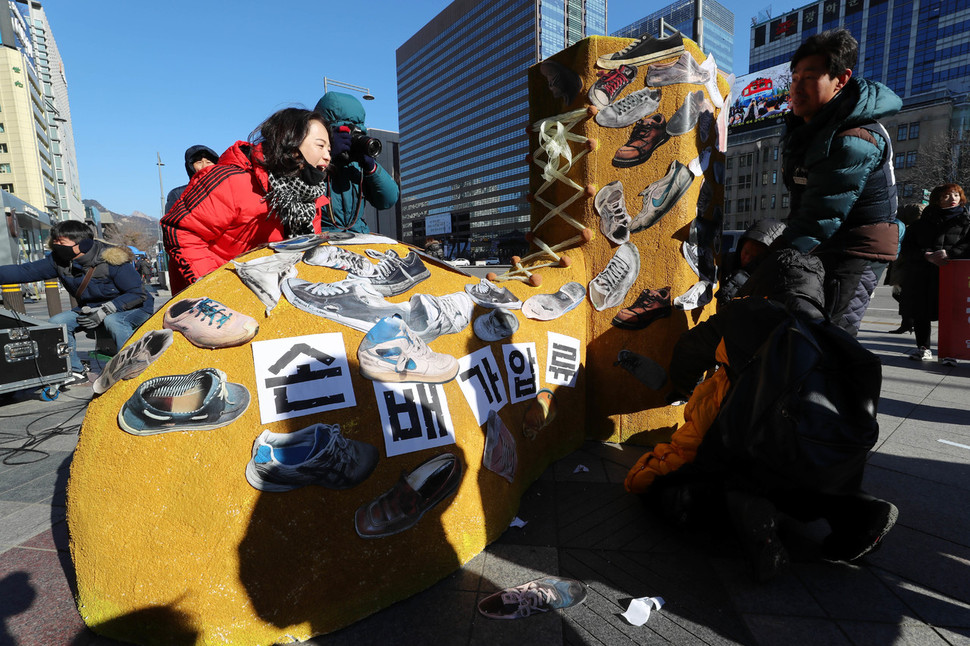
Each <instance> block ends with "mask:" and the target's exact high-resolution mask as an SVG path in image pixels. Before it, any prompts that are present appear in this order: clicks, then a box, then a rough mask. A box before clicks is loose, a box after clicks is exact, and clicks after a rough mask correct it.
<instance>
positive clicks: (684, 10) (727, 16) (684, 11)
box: [613, 0, 734, 74]
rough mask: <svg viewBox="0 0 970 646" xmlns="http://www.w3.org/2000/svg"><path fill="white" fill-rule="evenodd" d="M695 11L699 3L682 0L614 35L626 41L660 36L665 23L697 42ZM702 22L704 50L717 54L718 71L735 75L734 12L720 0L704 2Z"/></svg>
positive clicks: (615, 32)
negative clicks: (719, 0)
mask: <svg viewBox="0 0 970 646" xmlns="http://www.w3.org/2000/svg"><path fill="white" fill-rule="evenodd" d="M694 9H695V0H678V1H677V2H673V3H671V4H669V5H667V6H666V7H664V8H663V9H658V10H657V11H654V12H653V13H652V14H650V15H649V16H646V17H644V18H641V19H640V20H637V21H636V22H633V23H630V24H629V25H627V26H626V27H623V28H621V29H617V30H616V31H614V32H613V35H614V36H619V37H622V38H639V37H640V36H643V35H644V34H650V35H651V36H659V35H660V34H661V23H662V24H663V26H664V27H665V28H666V29H667V30H669V29H677V30H679V31H680V33H682V34H683V35H685V36H687V37H688V38H690V39H691V40H693V41H694V42H697V41H698V38H697V34H696V33H694ZM701 21H702V30H703V33H704V37H703V39H702V40H703V43H702V44H701V49H703V50H704V53H705V54H713V55H714V60H715V61H716V62H717V67H718V69H720V70H721V71H722V72H725V73H727V74H731V73H732V72H733V71H734V13H733V12H731V11H730V10H729V9H727V8H726V7H724V6H723V5H722V4H720V3H718V2H716V0H703V2H702V3H701Z"/></svg>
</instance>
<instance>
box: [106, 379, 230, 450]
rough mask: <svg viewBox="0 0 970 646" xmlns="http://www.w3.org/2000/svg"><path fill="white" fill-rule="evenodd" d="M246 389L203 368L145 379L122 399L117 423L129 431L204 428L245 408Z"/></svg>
mask: <svg viewBox="0 0 970 646" xmlns="http://www.w3.org/2000/svg"><path fill="white" fill-rule="evenodd" d="M248 407H249V391H248V390H246V387H245V386H243V385H241V384H234V383H230V382H228V381H226V373H224V372H222V371H221V370H216V369H215V368H203V369H202V370H196V371H195V372H192V373H189V374H187V375H168V376H165V377H155V378H154V379H149V380H148V381H146V382H144V383H143V384H141V385H140V386H138V390H136V391H135V393H134V394H133V395H132V396H131V397H130V398H129V399H128V401H126V402H125V403H124V405H123V406H122V407H121V411H120V412H119V413H118V424H119V425H120V426H121V428H123V429H124V430H126V431H128V432H129V433H131V434H132V435H155V434H157V433H166V432H169V431H208V430H211V429H214V428H220V427H222V426H226V425H228V424H231V423H232V422H233V421H235V420H236V419H237V418H238V417H239V416H240V415H242V414H243V413H245V412H246V409H247V408H248Z"/></svg>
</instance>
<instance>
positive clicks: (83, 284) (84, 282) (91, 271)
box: [74, 267, 94, 300]
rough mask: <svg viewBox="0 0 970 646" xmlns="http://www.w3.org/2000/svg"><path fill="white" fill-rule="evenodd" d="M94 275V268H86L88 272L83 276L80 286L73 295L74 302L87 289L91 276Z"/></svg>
mask: <svg viewBox="0 0 970 646" xmlns="http://www.w3.org/2000/svg"><path fill="white" fill-rule="evenodd" d="M93 275H94V267H88V272H87V273H86V274H84V279H83V280H82V281H81V285H80V286H79V287H78V288H77V293H76V294H74V300H80V298H81V294H83V293H84V290H85V289H87V288H88V283H90V282H91V276H93Z"/></svg>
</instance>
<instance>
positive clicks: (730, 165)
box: [725, 157, 734, 170]
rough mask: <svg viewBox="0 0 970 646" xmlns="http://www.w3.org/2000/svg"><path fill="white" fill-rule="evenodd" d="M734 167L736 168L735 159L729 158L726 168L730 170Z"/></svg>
mask: <svg viewBox="0 0 970 646" xmlns="http://www.w3.org/2000/svg"><path fill="white" fill-rule="evenodd" d="M732 166H734V157H728V158H727V163H726V164H725V168H727V169H729V170H730V169H731V167H732Z"/></svg>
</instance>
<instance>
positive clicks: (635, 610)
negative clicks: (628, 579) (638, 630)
mask: <svg viewBox="0 0 970 646" xmlns="http://www.w3.org/2000/svg"><path fill="white" fill-rule="evenodd" d="M663 605H664V600H663V597H640V598H639V599H633V600H632V601H630V606H629V607H628V608H627V609H626V612H624V613H623V614H622V615H620V616H621V617H623V618H624V619H626V620H627V621H629V622H630V624H631V625H633V626H642V625H643V624H645V623H647V620H648V619H650V611H651V610H660V608H661V607H662V606H663Z"/></svg>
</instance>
